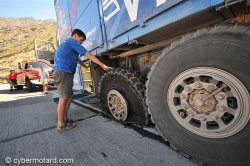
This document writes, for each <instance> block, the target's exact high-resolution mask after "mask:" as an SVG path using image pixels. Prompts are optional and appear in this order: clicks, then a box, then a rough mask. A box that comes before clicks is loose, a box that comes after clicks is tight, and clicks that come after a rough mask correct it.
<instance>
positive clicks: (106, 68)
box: [102, 65, 113, 71]
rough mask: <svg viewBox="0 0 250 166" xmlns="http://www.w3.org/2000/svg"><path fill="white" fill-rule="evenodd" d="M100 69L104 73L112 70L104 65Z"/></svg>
mask: <svg viewBox="0 0 250 166" xmlns="http://www.w3.org/2000/svg"><path fill="white" fill-rule="evenodd" d="M102 69H103V70H105V71H109V70H112V69H113V68H112V67H109V66H106V65H103V66H102Z"/></svg>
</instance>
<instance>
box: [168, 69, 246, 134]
mask: <svg viewBox="0 0 250 166" xmlns="http://www.w3.org/2000/svg"><path fill="white" fill-rule="evenodd" d="M167 102H168V106H169V109H170V112H171V113H172V115H173V117H174V118H175V119H176V121H177V122H178V123H179V124H180V125H182V126H183V127H184V128H186V129H187V130H189V131H190V132H192V133H195V134H197V135H200V136H204V137H208V138H223V137H228V136H231V135H233V134H235V133H237V132H239V131H240V130H242V129H243V128H244V127H245V125H246V124H247V123H248V122H249V119H250V111H249V110H250V104H249V103H250V95H249V92H248V90H247V89H246V87H245V86H244V85H243V84H242V82H241V81H240V80H239V79H237V78H236V77H235V76H233V75H232V74H230V73H228V72H226V71H224V70H221V69H217V68H211V67H197V68H192V69H189V70H186V71H184V72H182V73H180V74H179V75H177V76H176V78H175V79H174V80H173V81H172V83H171V84H170V86H169V88H168V92H167Z"/></svg>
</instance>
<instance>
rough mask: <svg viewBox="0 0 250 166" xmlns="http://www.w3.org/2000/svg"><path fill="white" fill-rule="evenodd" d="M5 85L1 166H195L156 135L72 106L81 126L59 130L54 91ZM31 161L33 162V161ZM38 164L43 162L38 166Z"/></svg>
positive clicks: (0, 92) (0, 93)
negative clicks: (29, 90) (17, 89)
mask: <svg viewBox="0 0 250 166" xmlns="http://www.w3.org/2000/svg"><path fill="white" fill-rule="evenodd" d="M8 88H9V87H8V85H7V84H0V159H1V161H0V165H1V166H2V165H6V163H10V164H9V165H18V164H20V165H21V164H22V165H36V164H37V163H40V164H41V163H47V165H55V163H57V165H63V164H64V165H67V164H68V165H76V166H80V165H86V166H99V165H100V166H109V165H114V166H147V165H148V166H152V165H156V166H158V165H159V166H194V165H197V164H196V163H194V162H192V161H191V160H189V159H187V158H185V157H184V156H182V155H181V154H179V153H178V152H176V151H175V150H173V149H172V148H171V147H169V146H168V145H167V144H166V143H164V142H162V141H161V139H160V138H159V137H157V136H155V135H154V134H150V133H147V132H145V133H143V132H138V131H137V130H135V129H134V128H133V127H127V126H124V125H122V124H120V123H117V122H115V121H111V120H110V119H108V118H105V117H103V116H101V115H100V114H97V113H95V112H91V111H89V110H87V109H84V108H82V107H79V106H76V105H74V104H72V105H71V108H70V112H69V115H70V117H71V118H72V119H74V120H76V121H77V127H76V128H74V129H72V130H68V131H64V132H61V133H58V132H57V131H56V130H55V128H56V122H57V114H56V107H57V105H56V104H55V103H53V102H52V100H51V92H49V94H47V95H44V94H42V93H41V92H39V91H36V92H32V93H29V92H28V91H26V90H25V89H24V90H22V91H18V92H12V93H10V92H9V90H8ZM29 163H31V164H29ZM38 165H39V164H38Z"/></svg>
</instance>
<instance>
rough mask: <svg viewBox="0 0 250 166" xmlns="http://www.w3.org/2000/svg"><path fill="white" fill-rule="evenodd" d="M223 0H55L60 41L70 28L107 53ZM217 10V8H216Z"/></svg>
mask: <svg viewBox="0 0 250 166" xmlns="http://www.w3.org/2000/svg"><path fill="white" fill-rule="evenodd" d="M222 2H224V1H223V0H203V1H200V0H169V1H166V0H153V1H147V2H146V1H139V0H136V1H135V0H134V1H133V2H132V1H124V0H105V1H104V0H103V1H101V0H98V1H97V0H95V1H90V0H89V1H87V2H83V1H81V0H68V1H67V3H65V2H64V1H58V0H55V8H56V13H57V20H58V40H59V39H60V41H61V42H62V41H63V40H65V39H66V38H68V37H70V33H71V30H73V29H75V28H79V29H81V30H82V31H83V32H85V33H86V36H87V40H86V41H85V42H84V44H83V45H84V46H85V47H86V49H87V50H89V51H91V52H92V53H93V54H100V53H104V52H106V51H108V50H112V49H114V48H116V47H118V46H120V45H123V44H126V43H128V42H129V41H130V40H133V39H137V38H139V37H141V36H144V35H146V34H148V33H150V32H154V31H156V30H158V29H160V28H163V27H166V26H167V25H170V24H171V23H174V22H177V21H179V20H181V19H184V18H186V17H189V16H191V15H194V14H196V13H199V12H201V11H205V10H207V9H209V8H211V7H214V6H217V5H219V4H221V3H222ZM214 10H215V9H214Z"/></svg>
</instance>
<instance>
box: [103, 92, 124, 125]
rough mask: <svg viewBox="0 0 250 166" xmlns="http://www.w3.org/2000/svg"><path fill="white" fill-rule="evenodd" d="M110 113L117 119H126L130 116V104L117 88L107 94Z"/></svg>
mask: <svg viewBox="0 0 250 166" xmlns="http://www.w3.org/2000/svg"><path fill="white" fill-rule="evenodd" d="M107 100H108V107H109V110H110V113H111V114H112V115H113V117H114V118H115V119H117V120H121V121H125V120H126V119H127V116H128V106H127V102H126V99H125V98H124V97H123V96H122V94H121V93H120V92H118V91H117V90H111V91H109V93H108V95H107Z"/></svg>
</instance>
